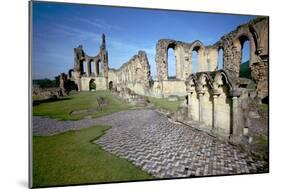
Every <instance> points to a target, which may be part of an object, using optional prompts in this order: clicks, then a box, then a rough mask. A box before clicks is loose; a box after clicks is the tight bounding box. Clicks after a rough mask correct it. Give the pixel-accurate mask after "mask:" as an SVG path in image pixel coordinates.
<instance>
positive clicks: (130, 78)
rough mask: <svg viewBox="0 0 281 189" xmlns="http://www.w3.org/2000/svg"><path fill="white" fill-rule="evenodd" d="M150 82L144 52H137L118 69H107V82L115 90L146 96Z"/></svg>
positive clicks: (148, 68)
mask: <svg viewBox="0 0 281 189" xmlns="http://www.w3.org/2000/svg"><path fill="white" fill-rule="evenodd" d="M150 80H151V76H150V66H149V63H148V59H147V55H146V53H145V52H144V51H139V52H138V54H137V55H135V56H133V57H132V58H131V59H130V60H129V61H128V62H127V63H125V64H123V65H122V66H121V67H120V68H119V69H117V70H116V69H109V74H108V81H109V82H112V84H113V87H117V90H121V88H129V89H131V90H133V91H134V92H136V93H138V94H141V95H147V94H148V92H149V89H150Z"/></svg>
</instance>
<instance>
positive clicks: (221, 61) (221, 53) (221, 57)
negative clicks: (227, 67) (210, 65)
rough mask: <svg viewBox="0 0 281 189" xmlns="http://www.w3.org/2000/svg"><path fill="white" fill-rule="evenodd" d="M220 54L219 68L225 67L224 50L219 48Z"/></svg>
mask: <svg viewBox="0 0 281 189" xmlns="http://www.w3.org/2000/svg"><path fill="white" fill-rule="evenodd" d="M218 53H219V55H218V70H221V69H223V50H222V48H219V52H218Z"/></svg>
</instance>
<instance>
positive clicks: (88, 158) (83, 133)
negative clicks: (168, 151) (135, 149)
mask: <svg viewBox="0 0 281 189" xmlns="http://www.w3.org/2000/svg"><path fill="white" fill-rule="evenodd" d="M109 128H110V126H93V127H90V128H87V129H83V130H79V131H69V132H66V133H63V134H59V135H55V136H40V137H39V136H34V137H33V187H40V186H52V185H68V184H81V183H99V182H112V181H129V180H145V179H152V178H153V177H152V176H151V175H149V174H147V173H146V172H143V171H142V170H140V169H139V168H137V167H135V166H134V165H133V164H131V163H130V162H129V161H127V160H125V159H122V158H118V157H117V156H115V155H113V154H111V153H109V152H106V151H104V150H102V149H101V147H100V146H99V145H97V144H95V143H94V142H93V141H94V140H96V139H97V138H98V137H100V136H101V135H103V134H104V132H105V131H106V130H107V129H109Z"/></svg>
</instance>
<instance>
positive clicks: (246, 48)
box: [239, 37, 252, 79]
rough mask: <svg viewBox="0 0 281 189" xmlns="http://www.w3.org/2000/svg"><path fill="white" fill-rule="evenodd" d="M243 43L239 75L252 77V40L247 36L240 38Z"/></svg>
mask: <svg viewBox="0 0 281 189" xmlns="http://www.w3.org/2000/svg"><path fill="white" fill-rule="evenodd" d="M240 43H241V62H240V71H239V77H244V78H248V79H252V76H251V69H250V42H249V39H248V38H247V37H241V38H240Z"/></svg>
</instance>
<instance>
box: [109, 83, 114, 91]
mask: <svg viewBox="0 0 281 189" xmlns="http://www.w3.org/2000/svg"><path fill="white" fill-rule="evenodd" d="M113 87H114V86H113V81H109V83H108V89H109V90H110V91H111V90H112V89H113Z"/></svg>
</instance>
